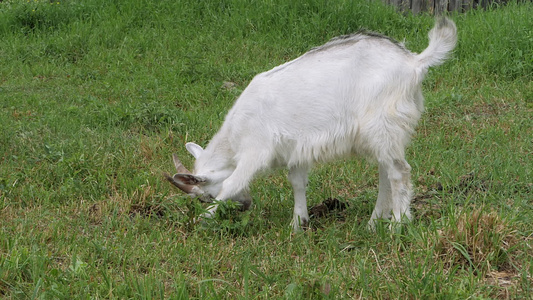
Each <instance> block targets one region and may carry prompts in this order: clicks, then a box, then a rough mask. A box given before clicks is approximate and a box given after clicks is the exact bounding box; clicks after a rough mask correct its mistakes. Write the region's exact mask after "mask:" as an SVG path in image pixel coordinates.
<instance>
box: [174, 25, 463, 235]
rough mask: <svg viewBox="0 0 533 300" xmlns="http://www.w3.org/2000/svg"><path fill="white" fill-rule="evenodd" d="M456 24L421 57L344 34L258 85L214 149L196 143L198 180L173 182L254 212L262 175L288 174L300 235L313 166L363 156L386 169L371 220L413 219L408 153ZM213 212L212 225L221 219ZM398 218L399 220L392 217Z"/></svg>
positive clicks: (389, 43)
mask: <svg viewBox="0 0 533 300" xmlns="http://www.w3.org/2000/svg"><path fill="white" fill-rule="evenodd" d="M456 31H457V30H456V27H455V24H454V23H453V22H452V21H451V20H449V19H446V18H442V19H438V20H437V21H436V24H435V27H434V28H433V29H432V30H431V31H430V32H429V46H428V47H427V48H426V49H425V50H424V51H423V52H422V53H420V54H414V53H411V52H410V51H408V50H407V49H406V48H404V46H403V45H401V44H399V43H397V42H395V41H393V40H391V39H390V38H387V37H384V36H381V35H378V34H375V33H357V34H353V35H349V36H341V37H338V38H335V39H333V40H331V41H330V42H328V43H326V44H325V45H323V46H320V47H317V48H314V49H312V50H310V51H309V52H307V53H305V54H304V55H302V56H300V57H299V58H297V59H295V60H293V61H290V62H287V63H285V64H282V65H280V66H278V67H275V68H274V69H272V70H270V71H268V72H264V73H261V74H259V75H257V76H255V78H254V79H253V80H252V82H250V84H249V85H248V87H247V88H246V89H245V90H244V92H243V93H242V94H241V96H240V97H239V98H238V99H237V101H236V102H235V104H234V106H233V108H232V109H231V110H230V111H229V113H228V115H227V116H226V119H225V121H224V124H223V125H222V128H221V129H220V131H219V132H218V133H217V134H216V135H215V136H214V137H213V139H212V140H211V142H210V143H209V144H208V145H207V147H206V148H205V150H204V149H202V147H200V146H198V145H196V144H194V143H187V144H186V148H187V150H188V151H189V152H190V153H191V154H192V155H193V156H194V157H195V158H196V162H195V166H194V172H193V173H191V172H189V171H188V170H187V169H186V168H185V167H184V166H183V165H182V164H181V162H180V161H179V159H178V158H177V157H176V156H175V155H174V163H175V166H176V168H177V170H178V173H177V174H175V175H174V176H172V177H170V176H169V175H167V179H168V180H169V181H170V182H171V183H172V184H174V185H175V186H177V187H179V188H180V189H182V190H183V191H185V192H186V193H188V194H190V195H191V196H194V197H201V199H204V200H206V199H210V198H211V199H212V198H214V199H216V200H222V201H225V200H228V199H232V200H234V201H239V202H240V203H242V204H243V208H244V209H248V208H249V207H250V205H251V202H252V200H251V197H250V196H249V193H248V185H249V183H250V181H251V180H252V178H253V177H254V175H255V174H256V173H257V172H258V171H260V170H265V169H269V168H274V167H279V166H286V167H287V168H288V169H289V176H288V178H289V181H290V183H291V184H292V187H293V191H294V217H293V220H292V225H293V229H294V230H295V231H298V230H300V229H301V228H302V227H306V226H307V222H308V219H309V215H308V213H307V203H306V196H305V193H306V186H307V180H308V179H307V177H308V172H309V170H310V168H311V166H312V165H313V164H315V163H318V162H325V161H329V160H332V159H335V158H339V157H343V156H347V155H351V154H360V155H363V156H364V157H367V158H369V159H372V160H374V161H377V163H378V165H379V193H378V199H377V203H376V206H375V208H374V211H373V213H372V217H371V218H370V222H369V225H370V227H373V226H374V220H376V219H377V218H391V217H392V221H393V222H399V221H401V220H402V218H403V217H405V218H407V219H410V218H411V214H410V211H409V206H410V202H411V195H412V188H411V183H410V170H411V167H410V166H409V164H408V163H407V161H406V160H405V148H406V146H407V144H408V142H409V140H410V137H411V135H412V134H413V132H414V128H415V126H416V124H417V121H418V119H419V118H420V114H421V113H422V111H423V107H424V99H423V97H422V91H421V87H420V86H421V83H422V80H423V78H424V76H425V74H426V72H427V70H428V68H429V67H430V66H436V65H439V64H440V63H442V62H443V61H444V59H445V58H446V57H447V55H448V54H449V52H451V51H452V50H453V48H454V47H455V43H456V39H457V32H456ZM216 209H217V206H216V205H213V206H212V207H211V208H210V209H209V212H208V213H206V214H205V215H204V217H210V216H212V215H213V214H214V213H215V211H216ZM391 214H392V215H391Z"/></svg>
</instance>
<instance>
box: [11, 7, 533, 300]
mask: <svg viewBox="0 0 533 300" xmlns="http://www.w3.org/2000/svg"><path fill="white" fill-rule="evenodd" d="M531 15H533V6H532V5H531V3H530V2H527V1H526V3H522V4H519V5H518V4H513V3H509V4H508V5H506V6H502V7H495V8H492V9H488V10H486V11H481V10H480V11H477V10H475V11H470V12H467V13H464V14H454V15H453V16H452V18H453V19H454V20H455V21H456V23H457V27H458V30H459V42H458V46H457V49H456V50H455V52H454V55H453V56H452V58H451V59H450V60H449V61H448V62H446V63H445V64H444V65H443V66H440V67H438V68H434V69H432V70H431V71H430V72H429V74H428V76H427V78H426V81H425V82H424V86H423V90H424V94H425V96H426V112H425V114H424V115H423V118H422V120H421V121H420V124H419V127H418V130H417V134H416V135H415V137H414V139H413V142H412V144H411V146H410V148H409V150H408V161H409V162H410V164H411V166H412V167H413V183H414V186H415V187H416V195H415V198H414V200H413V213H414V216H415V217H414V220H413V222H412V223H410V224H406V225H404V226H403V227H402V228H399V230H396V231H393V232H391V231H390V230H388V224H387V222H383V224H379V226H378V228H377V230H376V232H375V233H371V232H369V231H367V230H366V228H365V226H366V222H367V221H368V219H369V217H370V213H371V211H372V208H373V206H374V204H375V199H376V197H377V180H378V178H377V167H376V166H375V165H372V164H368V163H367V162H365V161H362V160H358V159H353V160H342V161H337V162H333V163H331V164H326V165H319V166H317V167H316V168H315V169H314V170H313V172H312V174H311V177H310V184H309V193H308V194H309V205H310V206H314V207H323V206H320V205H323V203H325V202H324V200H325V199H336V200H337V201H339V202H340V203H343V204H345V205H344V206H342V207H343V209H342V210H341V209H339V208H338V207H337V208H334V209H332V211H327V210H326V211H325V212H324V211H321V213H316V214H315V215H314V216H313V218H312V220H311V229H310V230H308V231H306V232H303V233H299V234H293V233H292V232H291V229H290V226H289V220H290V218H291V215H292V191H291V189H290V185H289V184H288V182H287V180H286V179H285V178H286V172H285V171H283V170H279V171H274V172H271V173H267V174H265V175H264V176H262V177H260V178H257V180H256V181H255V182H254V183H253V185H252V187H251V189H252V194H253V196H254V206H253V207H252V210H251V211H249V212H245V213H243V212H240V211H239V209H238V207H236V206H235V205H233V204H232V203H228V204H226V205H224V207H223V209H221V214H219V215H218V216H217V218H215V220H212V221H209V222H207V221H205V222H198V220H197V218H196V217H197V216H198V215H199V214H201V212H202V211H203V210H204V209H205V206H204V205H202V204H200V203H198V202H194V201H193V199H189V198H187V197H185V196H184V195H182V194H181V193H179V192H178V191H176V190H174V189H173V188H172V187H171V186H170V185H169V184H168V183H167V182H165V181H164V180H163V177H162V176H161V173H162V172H163V171H167V172H168V171H171V170H172V163H171V159H170V158H171V154H172V153H173V152H176V153H178V155H179V156H180V157H181V158H182V159H183V161H184V163H185V164H186V165H187V166H191V165H192V158H191V157H190V156H189V155H188V154H187V153H186V151H185V149H184V144H185V142H188V141H194V142H197V143H199V144H201V145H206V143H207V142H208V141H209V139H210V137H212V135H213V134H214V133H215V132H216V131H217V129H218V128H219V126H220V125H221V123H222V122H223V119H224V116H225V114H226V112H227V111H228V110H229V108H230V107H231V105H232V103H233V101H234V100H235V99H236V97H238V95H239V94H240V92H242V90H243V89H244V88H245V87H246V85H247V83H248V82H249V81H250V80H251V79H252V78H253V76H254V75H255V74H257V73H259V72H262V71H266V70H269V69H270V68H272V67H274V66H276V65H279V64H281V63H283V62H286V61H288V60H291V59H294V58H296V57H298V56H299V55H301V54H303V53H304V52H306V51H307V50H309V49H310V48H312V47H314V46H318V45H321V44H323V43H325V42H326V41H328V40H329V39H330V38H332V37H334V36H338V35H342V34H348V33H351V32H354V31H357V30H359V29H361V28H366V29H369V30H373V31H377V32H380V33H383V34H386V35H389V36H391V37H393V38H395V39H398V40H400V41H404V42H405V43H406V46H407V47H408V48H409V49H411V50H412V51H416V52H420V51H421V50H423V49H424V48H425V47H426V46H427V33H428V31H429V29H430V28H431V27H432V26H433V18H432V17H431V16H429V15H423V14H422V15H417V16H413V15H409V14H400V13H398V12H396V11H395V10H394V8H392V7H387V6H384V5H383V4H381V1H364V0H356V1H325V0H311V1H281V0H273V1H241V0H228V1H185V0H178V1H150V0H143V1H103V0H84V1H72V0H65V1H47V0H46V1H45V0H30V1H28V0H4V1H2V2H0V297H1V298H6V299H27V298H39V299H78V298H82V299H83V298H91V299H101V298H110V299H125V298H141V299H151V298H158V299H162V298H168V299H187V298H192V299H285V298H286V299H322V298H323V299H330V298H331V299H332V298H340V299H342V298H361V299H374V298H375V299H391V298H393V299H467V298H472V299H488V298H501V299H507V298H513V299H528V298H529V297H530V295H531V294H533V291H532V289H533V282H532V277H531V276H532V275H531V274H532V273H533V263H532V257H533V251H532V234H533V227H532V226H531V224H532V219H533V202H532V196H531V195H532V193H533V191H532V187H533V186H532V179H531V169H532V163H531V149H533V145H532V136H533V133H532V130H531V129H532V122H531V117H532V109H533V104H532V99H533V93H532V91H533V85H532V82H533V81H532V77H533V31H532V28H533V18H531Z"/></svg>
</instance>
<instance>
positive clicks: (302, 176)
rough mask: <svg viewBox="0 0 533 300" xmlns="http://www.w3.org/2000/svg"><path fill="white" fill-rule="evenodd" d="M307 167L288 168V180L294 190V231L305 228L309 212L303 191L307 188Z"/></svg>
mask: <svg viewBox="0 0 533 300" xmlns="http://www.w3.org/2000/svg"><path fill="white" fill-rule="evenodd" d="M308 173H309V167H307V166H298V167H292V168H291V169H290V170H289V181H290V183H291V185H292V189H293V192H294V214H293V218H292V228H293V230H294V232H298V231H301V230H302V228H304V229H305V228H307V226H308V223H309V214H308V213H307V200H306V198H305V191H306V189H307V182H308V180H307V175H308Z"/></svg>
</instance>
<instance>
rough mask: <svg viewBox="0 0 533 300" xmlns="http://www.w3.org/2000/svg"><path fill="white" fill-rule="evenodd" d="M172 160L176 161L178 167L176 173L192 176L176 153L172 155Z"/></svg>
mask: <svg viewBox="0 0 533 300" xmlns="http://www.w3.org/2000/svg"><path fill="white" fill-rule="evenodd" d="M172 160H173V161H174V166H175V167H176V171H178V173H180V174H192V173H191V171H189V170H187V168H185V166H184V165H183V164H182V163H181V161H180V160H179V158H178V156H177V155H176V154H175V153H174V154H172Z"/></svg>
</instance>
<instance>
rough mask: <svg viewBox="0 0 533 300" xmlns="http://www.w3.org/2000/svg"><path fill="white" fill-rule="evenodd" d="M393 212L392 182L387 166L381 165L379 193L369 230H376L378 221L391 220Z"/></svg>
mask: <svg viewBox="0 0 533 300" xmlns="http://www.w3.org/2000/svg"><path fill="white" fill-rule="evenodd" d="M391 212H392V191H391V182H390V179H389V175H388V172H387V166H386V165H384V164H381V163H380V164H379V192H378V200H377V201H376V206H375V207H374V211H373V212H372V217H370V221H369V222H368V228H369V229H370V230H374V229H375V226H376V220H377V219H380V218H383V219H389V218H390V216H391Z"/></svg>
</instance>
